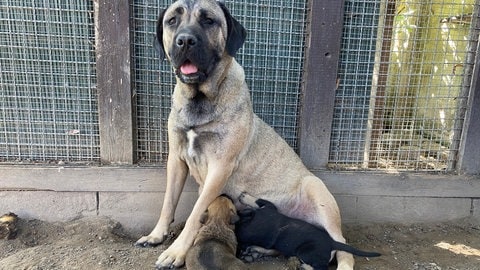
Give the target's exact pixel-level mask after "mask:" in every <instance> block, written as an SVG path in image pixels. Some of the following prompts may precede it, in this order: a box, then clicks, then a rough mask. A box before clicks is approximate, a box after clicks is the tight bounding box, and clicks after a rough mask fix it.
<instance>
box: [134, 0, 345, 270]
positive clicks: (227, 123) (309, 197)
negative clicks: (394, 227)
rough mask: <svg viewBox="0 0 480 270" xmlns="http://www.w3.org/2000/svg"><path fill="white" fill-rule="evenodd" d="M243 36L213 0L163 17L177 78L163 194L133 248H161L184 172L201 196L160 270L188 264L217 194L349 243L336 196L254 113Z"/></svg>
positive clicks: (183, 3) (162, 41)
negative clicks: (267, 208)
mask: <svg viewBox="0 0 480 270" xmlns="http://www.w3.org/2000/svg"><path fill="white" fill-rule="evenodd" d="M245 36H246V34H245V29H244V28H243V27H242V26H241V25H240V24H239V23H238V22H237V21H236V20H235V19H234V18H233V17H232V16H231V15H230V13H229V11H228V10H227V9H226V8H225V6H224V5H223V4H222V3H220V2H217V1H215V0H198V1H194V0H179V1H177V2H175V3H173V4H172V5H171V6H170V7H168V8H167V9H166V10H165V11H163V12H162V13H161V15H160V18H159V20H158V23H157V39H158V43H159V44H158V47H159V48H160V51H161V52H163V53H164V54H165V56H166V58H167V59H168V60H169V62H170V63H171V65H172V66H173V69H174V71H175V73H176V75H177V76H176V77H177V84H176V86H175V90H174V93H173V99H172V109H171V112H170V116H169V119H168V136H169V155H168V161H167V189H166V193H165V198H164V202H163V207H162V213H161V215H160V219H159V220H158V223H157V225H156V226H155V228H154V229H153V231H152V232H151V233H150V234H149V235H147V236H144V237H142V238H140V239H139V240H138V241H137V245H140V246H148V245H156V244H159V243H161V242H162V241H163V240H164V239H165V236H166V235H167V233H168V229H169V225H170V223H171V222H172V221H173V217H174V212H175V209H176V207H177V203H178V200H179V197H180V194H181V192H182V189H183V186H184V184H185V180H186V178H187V174H188V173H190V174H191V175H192V176H193V177H194V178H195V180H196V181H197V183H198V184H199V186H200V187H199V197H198V199H197V201H196V203H195V205H194V207H193V210H192V212H191V214H190V216H189V217H188V219H187V221H186V224H185V228H184V229H183V231H182V232H181V234H180V235H179V236H178V238H177V239H176V240H175V242H174V243H173V244H172V245H170V247H169V248H168V249H167V250H165V251H164V252H163V253H162V254H161V255H160V256H159V258H158V260H157V262H156V266H157V268H173V267H179V266H181V265H183V264H184V261H185V255H186V253H187V251H188V249H189V248H190V247H191V246H192V244H193V241H194V239H195V236H196V235H197V233H198V231H199V228H200V226H201V224H200V218H201V216H202V213H203V212H204V211H205V210H206V209H207V207H208V205H210V203H211V202H212V201H213V200H214V199H215V198H216V197H217V196H218V195H220V194H221V193H225V194H227V195H228V196H230V197H231V198H232V199H234V200H235V204H236V205H237V207H240V206H241V204H239V203H238V197H239V196H240V194H241V193H242V192H247V193H248V194H250V195H252V196H254V197H257V198H262V199H265V200H269V201H271V202H273V203H274V204H275V205H276V206H277V208H278V209H279V211H280V212H281V213H283V214H285V215H287V216H290V217H294V218H299V219H302V220H305V221H307V222H310V223H313V224H316V225H319V226H322V227H324V228H325V229H326V230H327V231H328V233H329V234H330V235H331V236H332V238H333V239H335V240H336V241H339V242H345V239H344V237H343V236H342V231H341V222H340V213H339V210H338V206H337V203H336V202H335V199H334V198H333V196H332V195H331V193H330V192H329V191H328V189H327V188H326V186H325V185H324V184H323V182H322V181H321V180H320V179H318V178H317V177H316V176H314V175H313V174H312V173H311V172H309V171H308V170H307V168H306V167H305V166H304V165H303V163H302V162H301V160H300V158H299V157H298V156H297V155H296V154H295V152H294V151H293V150H292V149H291V148H290V147H289V145H288V144H287V143H286V142H285V141H284V140H283V139H282V138H281V137H280V136H279V135H278V134H277V133H275V131H274V130H273V129H272V128H271V127H269V126H268V125H267V124H266V123H265V122H263V121H262V120H261V119H260V118H258V117H257V116H256V115H255V114H254V113H253V110H252V104H251V101H250V95H249V90H248V87H247V84H246V82H245V75H244V72H243V69H242V67H241V66H240V65H239V64H238V63H237V61H235V59H234V58H233V57H234V55H235V53H236V52H237V50H238V49H239V48H240V47H241V46H242V45H243V42H244V40H245ZM336 256H337V260H338V269H353V264H354V261H353V256H352V255H351V254H349V253H345V252H337V255H336Z"/></svg>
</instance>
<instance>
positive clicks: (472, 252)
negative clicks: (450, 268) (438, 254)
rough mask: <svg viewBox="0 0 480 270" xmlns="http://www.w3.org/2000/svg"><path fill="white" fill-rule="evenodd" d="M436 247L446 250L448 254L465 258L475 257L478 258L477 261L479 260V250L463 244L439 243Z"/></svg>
mask: <svg viewBox="0 0 480 270" xmlns="http://www.w3.org/2000/svg"><path fill="white" fill-rule="evenodd" d="M435 246H436V247H439V248H443V249H446V250H448V251H450V252H453V253H455V254H461V255H466V256H476V257H479V258H478V260H480V250H478V249H476V248H472V247H469V246H466V245H463V244H455V245H452V244H449V243H446V242H440V243H438V244H436V245H435Z"/></svg>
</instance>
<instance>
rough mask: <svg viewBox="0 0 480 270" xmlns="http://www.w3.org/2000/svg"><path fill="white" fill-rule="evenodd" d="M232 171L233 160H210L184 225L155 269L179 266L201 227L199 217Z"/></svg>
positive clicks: (160, 257) (218, 193)
mask: <svg viewBox="0 0 480 270" xmlns="http://www.w3.org/2000/svg"><path fill="white" fill-rule="evenodd" d="M232 171H233V162H232V163H228V162H227V163H225V162H210V163H209V166H208V173H207V177H206V179H205V182H204V185H203V189H202V191H201V193H200V195H199V197H198V199H197V201H196V202H195V205H194V207H193V210H192V212H191V214H190V216H189V217H188V219H187V221H186V223H185V227H184V228H183V230H182V232H181V233H180V235H179V236H178V238H177V239H176V240H175V241H174V242H173V244H172V245H170V247H168V249H167V250H165V251H164V252H163V253H162V254H160V256H159V257H158V260H157V262H156V267H157V269H163V268H173V267H180V266H182V265H183V264H184V262H185V256H186V254H187V251H188V249H189V248H190V247H191V246H192V244H193V241H194V240H195V236H196V235H197V233H198V230H199V229H200V227H201V224H200V218H201V216H202V214H203V213H204V212H205V210H207V207H208V206H209V205H210V203H212V202H213V200H215V198H216V197H218V196H219V195H220V194H221V192H222V190H223V188H224V186H225V183H226V181H227V179H228V178H229V177H230V175H231V173H232Z"/></svg>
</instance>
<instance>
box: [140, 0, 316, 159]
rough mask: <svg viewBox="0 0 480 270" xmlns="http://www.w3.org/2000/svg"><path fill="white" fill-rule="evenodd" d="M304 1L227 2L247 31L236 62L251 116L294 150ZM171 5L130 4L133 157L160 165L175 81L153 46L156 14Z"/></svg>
mask: <svg viewBox="0 0 480 270" xmlns="http://www.w3.org/2000/svg"><path fill="white" fill-rule="evenodd" d="M306 2H307V1H293V0H288V1H278V0H256V1H242V2H240V1H226V6H227V7H228V8H229V10H230V11H231V13H232V15H233V16H234V17H235V18H236V19H237V20H239V21H240V22H241V23H242V24H243V25H244V26H245V28H246V29H247V31H248V36H247V41H246V43H245V45H244V47H243V48H242V49H241V50H240V51H239V53H238V54H237V57H236V58H237V61H239V62H240V64H242V65H243V67H244V68H245V76H246V80H247V84H248V85H249V86H250V93H251V95H252V100H253V106H254V111H255V112H256V113H257V114H258V115H259V116H260V117H261V118H262V119H264V120H265V121H266V122H267V123H269V124H270V125H272V126H273V127H274V128H275V129H276V131H277V132H278V133H279V134H280V135H281V136H283V138H285V139H286V140H287V142H288V143H289V144H290V145H291V146H292V147H294V148H296V146H297V118H298V107H299V103H298V102H299V95H300V90H301V80H302V72H303V56H304V52H305V35H306V23H307V21H306V20H307V3H306ZM170 3H171V1H164V0H135V1H133V4H132V11H133V12H132V21H133V22H132V23H133V27H132V29H133V33H132V36H133V47H134V53H133V54H134V59H133V62H134V65H135V66H134V69H135V70H134V91H135V96H136V111H137V118H136V120H137V122H136V123H137V138H138V149H137V156H138V158H139V159H140V161H141V162H142V161H143V162H146V163H152V162H153V163H157V162H160V163H161V162H164V161H165V160H166V155H167V153H168V144H167V140H168V138H167V131H166V121H167V117H168V113H169V110H170V95H171V93H172V90H173V85H174V82H175V80H174V77H173V74H172V71H171V68H170V66H169V65H168V63H166V62H160V61H159V59H158V56H157V54H156V53H155V52H154V49H153V47H152V44H153V39H154V33H155V23H156V19H157V16H158V14H159V13H160V9H162V8H165V7H167V6H168V5H169V4H170Z"/></svg>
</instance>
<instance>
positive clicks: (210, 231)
mask: <svg viewBox="0 0 480 270" xmlns="http://www.w3.org/2000/svg"><path fill="white" fill-rule="evenodd" d="M236 221H238V216H237V212H236V208H235V205H233V202H232V201H231V200H230V199H229V198H227V197H226V196H220V197H217V198H216V199H215V200H214V201H213V202H212V203H211V204H210V206H209V207H208V209H207V211H206V212H205V213H204V215H203V216H202V219H201V222H202V224H203V226H202V228H201V229H200V231H199V232H198V235H197V237H196V238H195V242H193V246H192V247H191V248H190V250H189V251H188V253H187V257H186V259H185V264H186V266H187V269H193V270H223V269H231V270H245V269H248V268H247V266H246V265H245V264H244V263H243V262H242V261H241V260H239V259H237V258H236V257H235V253H236V251H237V239H236V238H235V232H234V228H235V225H233V224H234V223H235V222H236Z"/></svg>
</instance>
